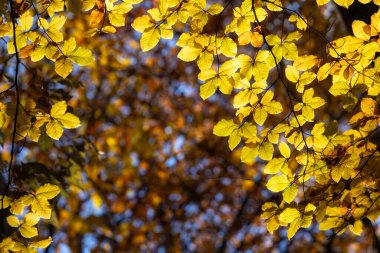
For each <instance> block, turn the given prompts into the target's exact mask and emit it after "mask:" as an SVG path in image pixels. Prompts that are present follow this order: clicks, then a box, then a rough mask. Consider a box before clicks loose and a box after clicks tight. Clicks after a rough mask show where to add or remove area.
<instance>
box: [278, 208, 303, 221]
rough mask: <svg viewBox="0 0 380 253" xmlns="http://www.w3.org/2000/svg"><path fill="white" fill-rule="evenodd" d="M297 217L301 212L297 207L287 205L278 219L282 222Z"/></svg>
mask: <svg viewBox="0 0 380 253" xmlns="http://www.w3.org/2000/svg"><path fill="white" fill-rule="evenodd" d="M299 217H301V214H300V212H299V211H298V210H297V209H295V208H290V207H288V208H286V209H285V210H284V211H283V212H282V213H281V214H280V216H279V217H278V219H279V220H280V221H282V222H284V223H291V222H293V221H294V220H295V219H297V218H299Z"/></svg>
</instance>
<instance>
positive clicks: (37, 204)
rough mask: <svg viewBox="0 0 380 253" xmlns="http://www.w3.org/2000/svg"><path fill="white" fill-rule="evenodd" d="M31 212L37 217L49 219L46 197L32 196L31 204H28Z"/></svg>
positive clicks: (48, 206)
mask: <svg viewBox="0 0 380 253" xmlns="http://www.w3.org/2000/svg"><path fill="white" fill-rule="evenodd" d="M30 207H31V209H32V212H33V213H35V214H36V215H37V216H38V217H41V218H43V219H50V217H51V207H50V204H49V202H48V201H47V199H45V198H38V197H37V198H34V200H33V202H32V204H31V205H30Z"/></svg>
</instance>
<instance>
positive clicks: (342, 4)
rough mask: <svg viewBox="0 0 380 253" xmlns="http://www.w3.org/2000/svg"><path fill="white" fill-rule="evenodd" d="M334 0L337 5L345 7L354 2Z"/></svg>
mask: <svg viewBox="0 0 380 253" xmlns="http://www.w3.org/2000/svg"><path fill="white" fill-rule="evenodd" d="M334 2H335V3H336V4H337V5H340V6H342V7H345V8H347V9H348V7H349V6H350V5H351V4H353V3H354V0H334Z"/></svg>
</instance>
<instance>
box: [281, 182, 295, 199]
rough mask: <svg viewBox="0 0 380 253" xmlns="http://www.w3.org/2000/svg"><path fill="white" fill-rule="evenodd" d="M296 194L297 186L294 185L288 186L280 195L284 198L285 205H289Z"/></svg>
mask: <svg viewBox="0 0 380 253" xmlns="http://www.w3.org/2000/svg"><path fill="white" fill-rule="evenodd" d="M297 192H298V185H296V184H295V183H294V184H292V185H291V186H289V187H288V188H286V189H285V190H284V192H283V193H282V196H283V197H284V201H285V202H286V203H291V202H292V201H293V199H294V198H295V197H296V195H297Z"/></svg>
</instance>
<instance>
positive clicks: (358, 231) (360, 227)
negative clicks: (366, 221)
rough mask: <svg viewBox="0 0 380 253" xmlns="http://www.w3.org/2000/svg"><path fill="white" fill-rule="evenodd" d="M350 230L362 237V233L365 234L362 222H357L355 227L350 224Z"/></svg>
mask: <svg viewBox="0 0 380 253" xmlns="http://www.w3.org/2000/svg"><path fill="white" fill-rule="evenodd" d="M348 228H349V229H350V230H351V232H352V233H354V234H355V235H361V233H362V232H363V223H362V222H361V221H360V220H357V221H355V223H354V224H353V225H351V224H350V225H349V226H348Z"/></svg>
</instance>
